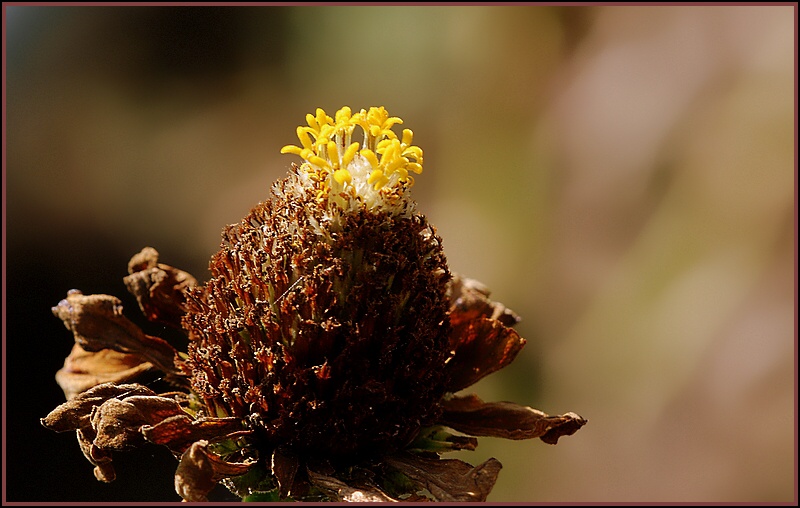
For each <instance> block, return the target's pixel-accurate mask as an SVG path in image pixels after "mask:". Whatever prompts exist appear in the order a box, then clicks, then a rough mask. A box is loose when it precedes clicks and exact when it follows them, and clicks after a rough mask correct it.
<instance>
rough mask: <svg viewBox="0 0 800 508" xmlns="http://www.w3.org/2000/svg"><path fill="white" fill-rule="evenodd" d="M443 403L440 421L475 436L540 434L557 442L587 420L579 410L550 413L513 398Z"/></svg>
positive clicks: (458, 399) (474, 398) (529, 436)
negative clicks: (506, 400)
mask: <svg viewBox="0 0 800 508" xmlns="http://www.w3.org/2000/svg"><path fill="white" fill-rule="evenodd" d="M442 405H443V407H444V413H443V414H442V418H441V420H440V421H441V422H442V423H443V424H445V425H447V426H448V427H451V428H453V429H455V430H457V431H459V432H463V433H465V434H469V435H472V436H493V437H502V438H505V439H533V438H537V437H538V438H541V440H542V441H544V442H545V443H548V444H556V442H557V441H558V438H559V437H561V436H569V435H572V434H574V433H575V432H577V431H578V429H580V428H581V427H582V426H583V425H585V424H586V421H587V420H585V419H583V418H581V417H580V416H579V415H577V414H575V413H566V414H564V415H561V416H550V415H548V414H546V413H543V412H541V411H539V410H537V409H533V408H530V407H527V406H520V405H518V404H514V403H512V402H483V401H482V400H481V399H480V398H478V397H477V396H476V395H468V396H464V397H459V396H455V397H452V398H450V399H449V400H446V401H444V403H443V404H442Z"/></svg>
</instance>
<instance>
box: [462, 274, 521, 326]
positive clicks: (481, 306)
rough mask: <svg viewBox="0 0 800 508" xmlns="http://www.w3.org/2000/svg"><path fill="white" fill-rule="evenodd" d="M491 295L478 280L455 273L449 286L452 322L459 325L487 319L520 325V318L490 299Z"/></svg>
mask: <svg viewBox="0 0 800 508" xmlns="http://www.w3.org/2000/svg"><path fill="white" fill-rule="evenodd" d="M490 294H491V293H490V291H489V288H487V287H486V286H484V285H483V284H481V283H480V282H478V281H477V280H475V279H470V278H467V277H462V276H461V275H459V274H457V273H453V278H452V279H451V280H450V283H449V285H448V296H449V297H450V322H451V323H456V324H457V323H460V322H463V321H472V320H474V319H477V318H480V317H485V318H488V319H495V320H497V321H500V322H501V323H502V324H504V325H505V326H513V325H515V324H516V323H518V322H519V316H518V315H517V314H516V313H514V312H513V311H512V310H511V309H509V308H507V307H506V306H505V305H503V304H502V303H500V302H495V301H494V300H491V299H489V295H490Z"/></svg>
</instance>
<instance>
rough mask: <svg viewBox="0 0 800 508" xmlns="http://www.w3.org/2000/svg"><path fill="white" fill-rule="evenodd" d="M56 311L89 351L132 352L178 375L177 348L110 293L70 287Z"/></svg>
mask: <svg viewBox="0 0 800 508" xmlns="http://www.w3.org/2000/svg"><path fill="white" fill-rule="evenodd" d="M52 310H53V314H55V315H56V316H57V317H59V318H60V319H61V320H62V321H63V322H64V326H66V327H67V329H69V330H70V331H72V333H73V334H74V336H75V342H76V343H77V344H79V345H80V346H81V347H82V348H83V349H85V350H86V351H100V350H102V349H113V350H114V351H119V352H120V353H131V354H136V355H139V356H140V357H142V358H143V359H145V360H147V361H149V362H150V363H152V364H153V365H154V366H155V367H156V368H157V369H159V370H161V371H162V372H164V373H166V374H167V375H168V376H169V375H170V374H177V373H178V370H177V368H176V366H175V355H176V351H175V348H173V347H172V346H170V345H169V343H167V342H166V341H165V340H163V339H159V338H158V337H152V336H150V335H147V334H146V333H144V332H143V331H142V330H141V329H140V328H139V327H138V326H136V325H135V324H134V323H133V322H131V321H130V320H128V318H126V317H125V316H124V315H123V314H122V303H121V302H120V301H119V299H118V298H116V297H113V296H110V295H84V294H82V293H81V292H80V291H78V290H75V289H73V290H71V291H69V293H68V294H67V297H66V298H65V299H63V300H61V301H60V302H59V304H58V305H57V306H55V307H53V309H52Z"/></svg>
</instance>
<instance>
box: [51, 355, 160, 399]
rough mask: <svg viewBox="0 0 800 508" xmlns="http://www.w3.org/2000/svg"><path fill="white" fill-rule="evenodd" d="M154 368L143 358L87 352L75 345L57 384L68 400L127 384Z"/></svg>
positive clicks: (57, 378) (58, 374)
mask: <svg viewBox="0 0 800 508" xmlns="http://www.w3.org/2000/svg"><path fill="white" fill-rule="evenodd" d="M151 369H153V364H152V363H150V362H146V361H144V360H142V358H141V357H140V356H139V355H133V354H126V353H120V352H118V351H114V350H112V349H102V350H100V351H86V350H85V349H83V348H82V347H80V346H79V345H78V344H73V346H72V351H71V352H70V354H69V356H68V357H67V358H66V360H64V367H62V368H61V369H59V370H58V372H56V382H57V383H58V386H60V387H61V389H62V390H63V391H64V396H65V397H66V398H67V399H71V398H72V397H74V396H76V395H78V394H79V393H81V392H85V391H86V390H88V389H90V388H92V387H94V386H97V385H99V384H103V383H109V382H113V383H125V382H127V381H130V380H132V379H134V378H136V377H138V376H141V375H142V374H144V373H145V372H148V371H150V370H151Z"/></svg>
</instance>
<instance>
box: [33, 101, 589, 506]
mask: <svg viewBox="0 0 800 508" xmlns="http://www.w3.org/2000/svg"><path fill="white" fill-rule="evenodd" d="M306 122H307V124H308V125H307V126H301V127H299V128H298V129H297V136H298V138H299V140H300V145H301V146H295V145H289V146H286V147H284V148H283V150H282V151H283V152H284V153H290V154H295V155H299V156H300V157H302V158H303V159H304V161H303V162H302V164H301V165H299V166H298V165H295V164H293V165H292V169H291V170H290V172H289V175H288V176H287V177H286V178H284V179H282V180H280V181H278V182H276V183H275V184H274V185H273V188H272V195H271V197H270V199H268V200H267V201H265V202H263V203H259V204H258V205H256V206H255V207H254V208H253V209H252V210H251V211H250V213H249V214H248V215H247V216H246V217H245V218H244V219H242V220H241V221H240V222H239V223H238V224H234V225H231V226H228V227H227V228H226V229H225V230H224V232H223V237H222V244H221V247H220V250H219V251H218V252H217V253H216V254H215V255H214V256H213V257H212V259H211V263H210V270H211V278H210V279H209V280H208V282H206V283H205V284H202V285H201V284H198V283H197V282H196V280H195V279H194V278H193V277H192V276H191V275H189V274H187V273H186V272H183V271H181V270H178V269H175V268H173V267H171V266H169V265H165V264H162V263H159V261H158V253H157V252H156V251H155V250H154V249H152V248H145V249H144V250H143V251H142V252H140V253H139V254H137V255H136V256H134V258H133V259H132V260H131V263H130V264H129V267H128V268H129V275H128V276H127V277H126V278H125V282H126V285H127V287H128V289H129V290H130V291H131V292H132V293H133V294H134V295H135V296H136V297H137V299H138V301H139V305H140V307H141V309H142V311H143V312H144V313H145V315H146V316H147V317H148V319H151V320H154V321H158V322H161V323H163V324H167V325H171V326H174V327H177V328H180V329H182V330H183V331H184V332H185V333H186V335H187V337H188V340H189V345H188V350H187V351H186V352H179V351H177V350H176V349H175V348H174V347H173V346H172V345H170V344H169V343H168V342H166V341H164V340H162V339H160V338H157V337H152V336H149V335H146V334H144V333H143V332H142V331H141V330H139V328H138V327H136V326H135V325H134V324H133V323H131V322H130V321H128V320H127V319H126V318H125V317H124V316H123V315H122V309H121V306H120V304H119V301H118V300H117V299H115V298H114V297H111V296H108V295H88V296H86V295H83V294H81V293H80V292H78V291H71V292H70V293H69V294H68V295H67V298H66V299H65V300H63V301H62V302H61V303H60V304H59V305H58V306H57V307H54V309H53V310H54V313H55V314H56V315H57V316H58V317H60V318H61V319H62V320H63V321H64V324H65V325H66V326H67V328H68V329H70V330H71V331H72V332H73V334H74V337H75V341H76V345H75V349H74V350H73V353H72V354H71V355H70V357H69V358H68V359H67V362H65V367H64V369H62V370H61V371H59V374H58V376H57V380H58V382H59V384H60V385H61V386H62V388H63V389H64V391H65V394H66V395H67V397H68V399H69V400H68V401H67V402H66V403H65V404H62V405H61V406H59V407H58V408H56V410H54V411H53V412H52V413H51V414H50V415H48V416H47V417H46V418H44V419H43V420H42V422H43V424H44V425H45V426H47V427H49V428H52V429H54V430H57V431H64V430H76V431H77V433H78V437H79V441H80V443H81V448H82V450H83V452H84V454H85V455H86V457H87V458H88V459H89V461H90V462H92V463H93V464H94V465H95V475H96V476H97V478H98V479H100V480H103V481H111V480H113V478H114V470H113V466H112V453H114V452H119V451H123V450H126V449H129V448H130V447H133V446H139V445H142V444H144V443H145V442H150V443H155V444H160V445H165V446H167V447H168V448H169V449H170V450H172V451H173V453H174V454H175V456H176V457H178V458H179V459H180V465H179V466H178V469H177V471H176V476H175V481H176V490H177V492H178V493H179V494H180V496H181V497H182V498H183V499H185V500H192V501H193V500H204V499H205V498H206V495H207V493H208V492H209V491H210V490H211V488H213V486H214V485H215V484H216V483H218V482H222V483H224V484H225V485H226V486H227V487H228V488H229V489H230V490H231V491H233V492H234V493H236V494H237V495H239V496H240V497H242V498H243V499H247V500H278V499H288V498H291V499H297V500H347V501H359V500H362V501H383V500H398V499H400V500H427V499H429V498H433V499H435V500H444V501H464V500H485V499H486V496H487V495H488V494H489V492H490V491H491V488H492V486H493V485H494V482H495V479H496V477H497V474H498V473H499V470H500V467H501V466H500V463H499V462H498V461H497V460H496V459H490V460H488V461H486V462H484V463H483V464H480V465H479V466H477V467H472V466H471V465H469V464H467V463H465V462H463V461H460V460H457V459H441V458H439V454H441V453H445V452H448V451H454V450H464V449H466V450H472V449H474V448H475V447H476V446H477V439H476V436H497V437H504V438H509V439H528V438H536V437H539V438H541V439H542V440H543V441H545V442H547V443H552V444H555V443H556V441H557V440H558V438H559V437H560V436H562V435H569V434H572V433H574V432H576V431H577V430H578V429H579V428H580V427H581V426H582V425H584V424H585V422H586V421H585V420H584V419H582V418H581V417H580V416H578V415H576V414H574V413H567V414H564V415H562V416H548V415H547V414H545V413H542V412H540V411H537V410H534V409H531V408H529V407H525V406H519V405H516V404H513V403H510V402H499V403H487V402H483V401H481V400H480V399H479V398H478V397H476V396H474V395H459V394H457V392H459V391H460V390H462V389H464V388H466V387H468V386H470V385H472V384H473V383H475V382H476V381H478V380H479V379H481V378H483V377H484V376H486V375H488V374H490V373H492V372H494V371H496V370H498V369H500V368H502V367H504V366H505V365H508V364H509V363H510V362H511V361H513V359H514V358H515V357H516V355H517V353H518V352H519V351H520V350H521V348H522V347H523V346H524V344H525V340H524V339H522V338H521V337H520V336H519V335H518V334H517V333H516V332H515V331H514V330H513V328H511V327H512V326H513V325H514V324H515V323H516V322H517V320H518V317H517V316H516V314H514V313H513V312H511V311H510V310H508V309H507V308H505V307H504V306H503V305H501V304H499V303H497V302H494V301H492V300H490V299H489V298H488V297H489V291H488V290H487V289H486V288H485V287H483V286H482V285H480V284H479V283H477V282H476V281H473V280H471V279H466V278H463V277H461V276H459V275H457V274H451V272H450V271H449V269H448V267H447V262H446V258H445V255H444V251H443V248H442V242H441V239H440V238H439V237H438V236H437V234H436V231H435V229H434V228H433V226H431V225H430V224H429V223H428V221H427V219H426V218H425V216H424V215H422V214H420V213H417V212H416V210H415V205H414V202H413V201H412V200H411V198H410V195H409V189H410V187H411V186H412V185H413V183H414V179H413V177H412V176H411V173H416V174H419V173H421V172H422V150H421V149H420V148H419V147H417V146H414V145H412V144H411V143H412V137H413V135H412V133H411V131H410V130H408V129H405V130H404V131H403V132H402V134H401V135H400V136H398V134H396V133H395V132H394V131H393V127H394V126H395V125H397V124H401V123H402V120H400V119H399V118H396V117H390V116H389V114H388V113H387V112H386V110H385V109H384V108H382V107H381V108H370V109H369V110H361V111H360V112H358V113H356V114H353V113H352V111H351V110H350V108H347V107H345V108H342V109H340V110H339V111H337V112H336V113H335V115H334V116H333V117H330V116H328V115H327V114H326V113H325V111H323V110H322V109H318V110H317V111H316V115H310V114H309V115H307V117H306ZM151 370H158V371H161V372H162V373H164V377H165V380H166V381H167V382H169V383H171V384H172V385H173V388H174V391H170V392H166V393H160V394H159V393H156V392H155V391H154V390H152V389H150V388H148V387H146V386H143V385H140V384H135V383H129V381H131V380H132V379H134V378H135V377H136V376H139V375H141V374H143V373H144V372H149V371H151ZM125 383H127V384H125Z"/></svg>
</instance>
